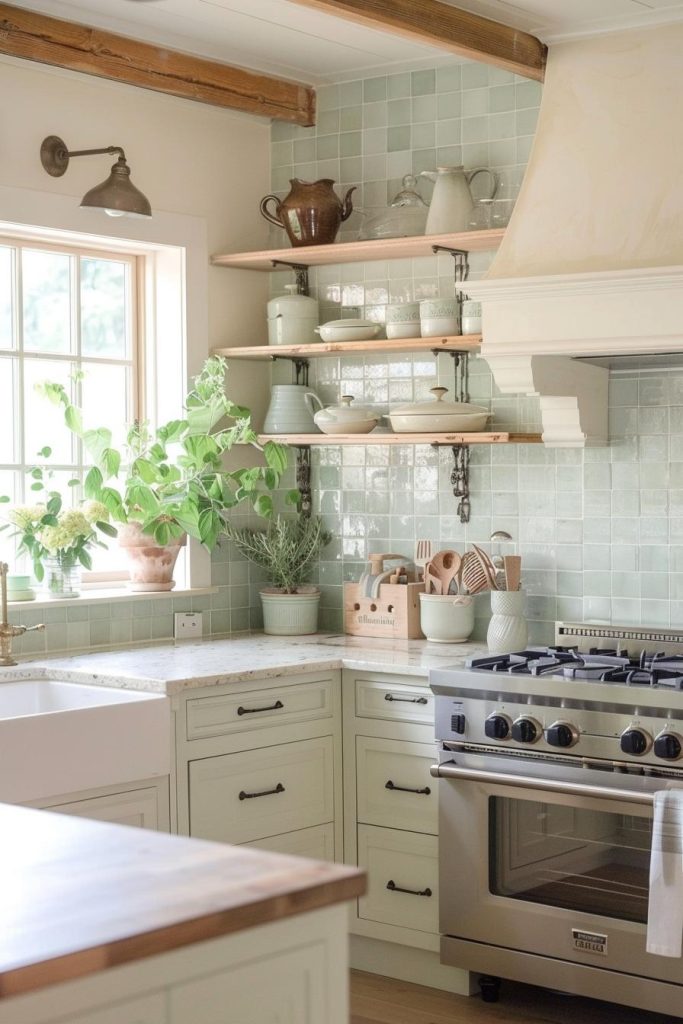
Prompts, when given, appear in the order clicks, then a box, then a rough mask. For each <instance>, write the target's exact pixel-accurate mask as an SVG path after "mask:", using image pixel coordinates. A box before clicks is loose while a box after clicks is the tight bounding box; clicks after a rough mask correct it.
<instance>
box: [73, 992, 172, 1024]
mask: <svg viewBox="0 0 683 1024" xmlns="http://www.w3.org/2000/svg"><path fill="white" fill-rule="evenodd" d="M65 1024H66V1022H65ZM68 1024H166V999H165V997H164V994H163V993H162V992H154V993H152V994H151V995H148V996H141V997H140V998H139V999H130V1000H128V1001H127V1002H125V1003H116V1004H115V1005H113V1006H105V1007H103V1008H102V1009H95V1010H90V1011H89V1012H88V1013H87V1014H84V1015H83V1016H82V1017H69V1019H68Z"/></svg>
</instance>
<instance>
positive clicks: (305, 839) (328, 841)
mask: <svg viewBox="0 0 683 1024" xmlns="http://www.w3.org/2000/svg"><path fill="white" fill-rule="evenodd" d="M244 845H245V846H254V847H256V849H258V850H270V851H271V853H288V854H291V855H292V856H294V857H311V858H312V859H313V860H331V861H333V860H334V825H332V824H330V825H316V826H315V827H314V828H302V829H299V830H298V831H297V832H285V834H284V835H281V836H268V838H267V839H255V840H254V841H253V842H251V843H245V844H244Z"/></svg>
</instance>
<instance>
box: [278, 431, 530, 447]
mask: <svg viewBox="0 0 683 1024" xmlns="http://www.w3.org/2000/svg"><path fill="white" fill-rule="evenodd" d="M258 440H259V444H265V443H266V441H278V442H279V443H280V444H289V445H292V446H293V447H295V448H304V447H308V446H309V445H315V446H316V447H320V446H321V445H330V446H335V445H349V444H355V445H368V444H372V445H375V444H391V445H399V444H428V445H437V446H439V447H441V446H444V447H450V448H452V447H454V446H457V445H470V444H542V442H543V437H542V435H541V434H511V433H509V432H508V431H506V430H495V431H486V432H485V431H479V432H477V433H470V434H455V433H450V434H389V433H383V432H382V431H380V432H378V433H375V432H374V431H371V432H370V433H369V434H260V435H259V439H258Z"/></svg>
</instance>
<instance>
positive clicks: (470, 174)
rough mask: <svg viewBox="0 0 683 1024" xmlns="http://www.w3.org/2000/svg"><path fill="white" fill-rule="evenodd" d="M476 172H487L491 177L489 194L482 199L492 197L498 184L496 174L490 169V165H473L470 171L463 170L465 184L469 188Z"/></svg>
mask: <svg viewBox="0 0 683 1024" xmlns="http://www.w3.org/2000/svg"><path fill="white" fill-rule="evenodd" d="M478 174H488V175H489V176H490V178H491V195H489V196H484V197H483V198H484V199H493V198H494V197H495V195H496V192H497V191H498V185H499V184H500V182H499V179H498V175H497V174H496V172H495V171H492V170H491V168H490V167H474V168H473V169H472V170H471V171H465V177H466V179H467V184H468V186H469V187H470V188H471V187H472V182H473V181H474V179H475V178H476V176H477V175H478Z"/></svg>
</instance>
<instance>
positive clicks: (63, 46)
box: [0, 3, 315, 125]
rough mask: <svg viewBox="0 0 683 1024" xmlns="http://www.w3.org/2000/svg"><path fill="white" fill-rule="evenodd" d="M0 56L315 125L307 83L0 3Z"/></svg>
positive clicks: (313, 99)
mask: <svg viewBox="0 0 683 1024" xmlns="http://www.w3.org/2000/svg"><path fill="white" fill-rule="evenodd" d="M0 53H6V54H9V55H10V56H12V57H23V58H25V59H26V60H35V61H40V62H41V63H43V64H52V65H55V66H56V67H60V68H67V69H68V70H69V71H81V72H84V73H85V74H88V75H97V76H98V77H100V78H110V79H113V80H114V81H116V82H124V83H125V84H126V85H135V86H140V87H142V88H143V89H152V90H154V91H156V92H163V93H168V94H169V95H170V96H179V97H181V98H183V99H188V100H196V101H197V102H199V103H208V104H211V105H212V106H216V107H227V108H229V109H231V110H241V111H243V112H245V113H247V114H259V115H261V116H263V117H275V118H278V119H279V120H281V121H292V122H294V124H300V125H313V124H315V91H314V90H313V89H312V88H311V87H310V86H307V85H302V84H300V83H297V82H289V81H286V80H285V79H280V78H272V77H270V76H269V75H260V74H257V73H256V72H253V71H247V70H245V69H244V68H238V67H233V66H231V65H230V64H221V63H219V62H218V61H212V60H206V59H204V58H202V57H193V56H192V55H191V54H187V53H181V52H180V51H178V50H167V49H164V48H162V47H158V46H154V45H153V44H151V43H144V42H140V41H139V40H137V39H130V38H128V37H126V36H119V35H115V34H114V33H112V32H104V31H101V30H100V29H97V28H91V27H89V26H87V25H80V24H77V23H75V22H71V21H62V20H61V19H58V18H50V17H47V16H46V15H44V14H39V13H37V12H35V11H28V10H24V9H23V8H19V7H13V6H11V5H10V4H3V3H0Z"/></svg>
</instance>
